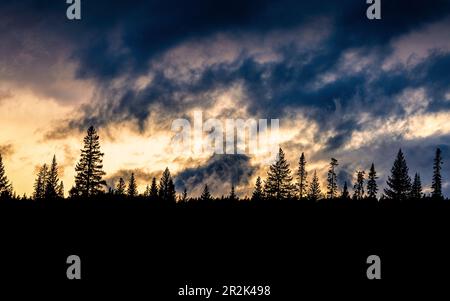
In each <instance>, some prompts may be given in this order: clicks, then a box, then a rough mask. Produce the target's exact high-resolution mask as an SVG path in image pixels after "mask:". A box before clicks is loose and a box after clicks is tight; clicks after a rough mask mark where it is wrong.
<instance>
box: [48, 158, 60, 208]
mask: <svg viewBox="0 0 450 301" xmlns="http://www.w3.org/2000/svg"><path fill="white" fill-rule="evenodd" d="M58 184H59V178H58V164H57V163H56V156H53V160H52V164H51V165H50V170H49V171H48V176H47V181H46V183H45V198H46V199H54V198H57V197H58Z"/></svg>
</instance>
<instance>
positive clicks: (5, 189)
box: [0, 154, 12, 197]
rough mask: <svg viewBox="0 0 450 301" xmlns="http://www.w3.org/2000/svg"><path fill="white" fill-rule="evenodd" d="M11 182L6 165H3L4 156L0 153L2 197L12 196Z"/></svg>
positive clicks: (0, 192)
mask: <svg viewBox="0 0 450 301" xmlns="http://www.w3.org/2000/svg"><path fill="white" fill-rule="evenodd" d="M11 191H12V188H11V184H10V183H9V181H8V177H7V176H6V171H5V166H4V165H3V158H2V155H1V154H0V197H1V196H3V197H9V196H11Z"/></svg>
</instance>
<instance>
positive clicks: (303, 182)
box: [297, 153, 308, 200]
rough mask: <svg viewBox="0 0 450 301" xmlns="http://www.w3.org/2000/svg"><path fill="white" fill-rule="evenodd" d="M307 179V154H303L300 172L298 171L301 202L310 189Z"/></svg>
mask: <svg viewBox="0 0 450 301" xmlns="http://www.w3.org/2000/svg"><path fill="white" fill-rule="evenodd" d="M307 178H308V172H307V171H306V159H305V154H304V153H302V155H301V156H300V159H299V161H298V171H297V187H298V195H299V198H300V200H302V199H303V198H304V197H305V196H306V194H307V191H306V190H307V188H308V182H307Z"/></svg>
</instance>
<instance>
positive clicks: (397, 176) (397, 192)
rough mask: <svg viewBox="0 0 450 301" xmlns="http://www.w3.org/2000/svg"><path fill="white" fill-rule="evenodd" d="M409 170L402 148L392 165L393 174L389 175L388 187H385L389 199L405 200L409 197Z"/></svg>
mask: <svg viewBox="0 0 450 301" xmlns="http://www.w3.org/2000/svg"><path fill="white" fill-rule="evenodd" d="M408 171H409V169H408V166H407V164H406V160H405V157H404V155H403V152H402V150H401V149H400V150H399V151H398V154H397V158H396V159H395V161H394V165H393V166H392V169H391V175H390V176H389V177H388V180H387V188H385V189H384V194H385V195H386V197H387V198H388V199H391V200H398V201H403V200H406V199H407V198H408V196H409V194H410V191H411V178H410V177H409V175H408Z"/></svg>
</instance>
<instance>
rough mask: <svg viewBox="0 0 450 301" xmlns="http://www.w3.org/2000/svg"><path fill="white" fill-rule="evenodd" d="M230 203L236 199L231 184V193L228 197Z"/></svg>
mask: <svg viewBox="0 0 450 301" xmlns="http://www.w3.org/2000/svg"><path fill="white" fill-rule="evenodd" d="M229 199H230V201H237V200H238V197H237V196H236V192H235V191H234V184H231V191H230V196H229Z"/></svg>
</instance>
